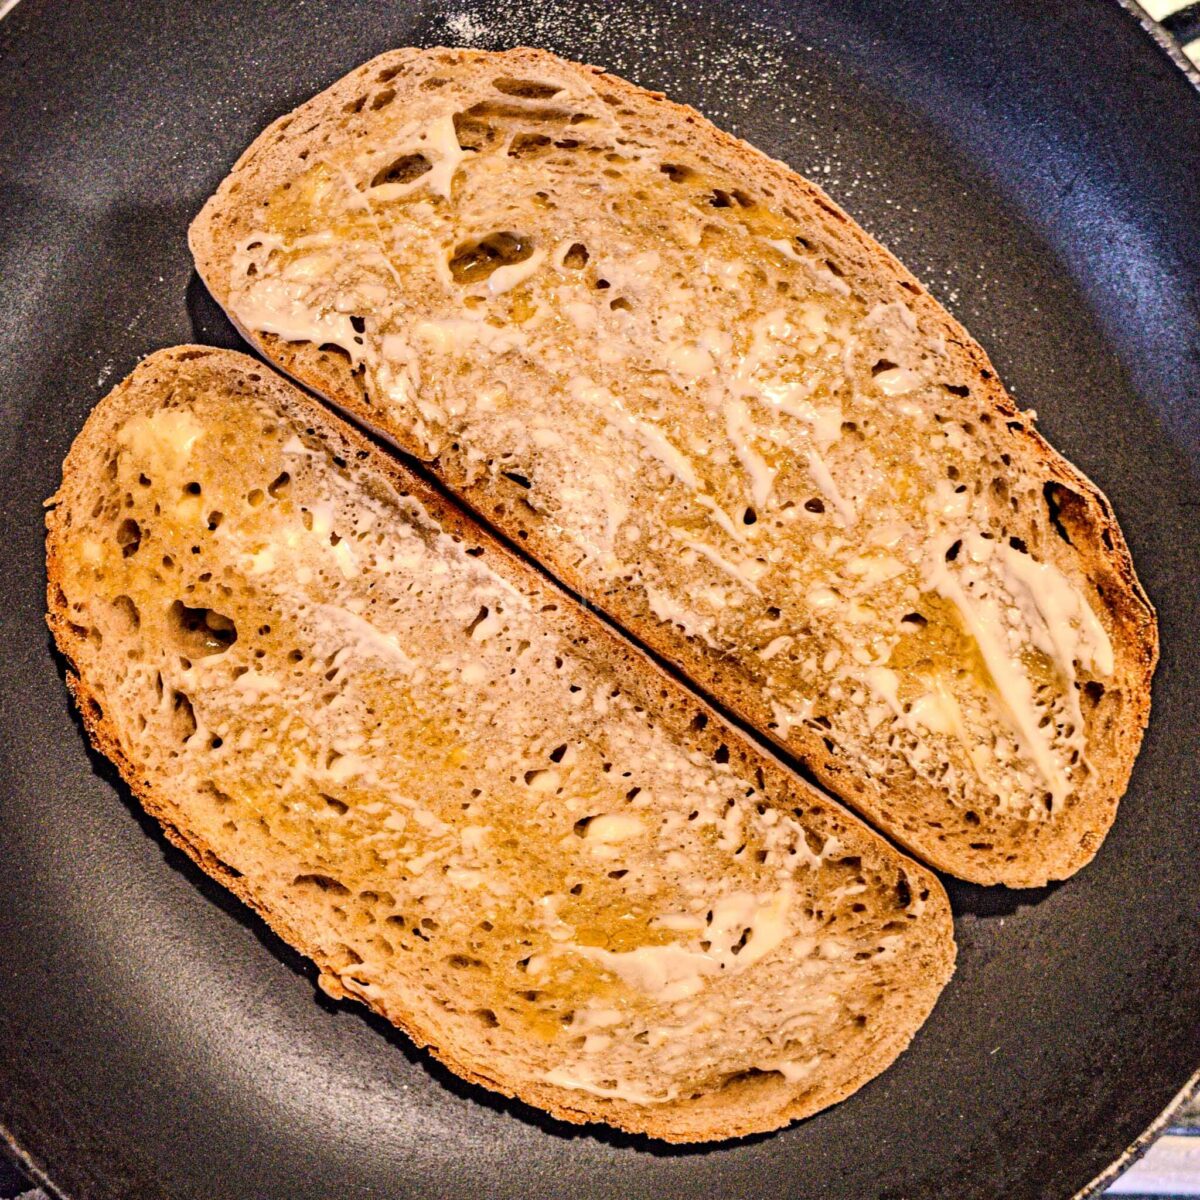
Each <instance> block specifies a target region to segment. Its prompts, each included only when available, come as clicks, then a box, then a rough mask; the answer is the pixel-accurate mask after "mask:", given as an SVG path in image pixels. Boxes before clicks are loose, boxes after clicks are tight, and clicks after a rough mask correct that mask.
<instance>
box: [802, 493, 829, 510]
mask: <svg viewBox="0 0 1200 1200" xmlns="http://www.w3.org/2000/svg"><path fill="white" fill-rule="evenodd" d="M804 508H805V510H806V511H807V512H810V513H823V512H824V511H825V502H824V501H823V500H822V499H821V498H820V497H819V496H813V497H811V498H810V499H808V500H805V502H804Z"/></svg>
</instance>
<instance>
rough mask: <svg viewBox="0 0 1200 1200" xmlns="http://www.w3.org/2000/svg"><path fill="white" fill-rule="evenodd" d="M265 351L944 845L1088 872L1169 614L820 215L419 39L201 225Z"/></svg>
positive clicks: (989, 384)
mask: <svg viewBox="0 0 1200 1200" xmlns="http://www.w3.org/2000/svg"><path fill="white" fill-rule="evenodd" d="M191 245H192V248H193V252H194V254H195V257H196V262H197V266H198V269H199V271H200V273H201V274H202V276H203V277H204V279H205V281H206V282H207V284H208V286H209V288H210V290H211V291H212V293H213V295H214V296H215V297H216V299H217V300H218V301H219V302H220V303H221V304H222V305H224V307H225V308H226V310H227V311H228V312H229V313H230V315H231V316H232V318H233V320H234V321H235V322H236V323H237V324H238V326H239V327H240V328H241V329H242V330H243V332H244V333H245V334H246V336H247V337H249V338H250V339H251V340H252V341H253V342H254V343H255V344H256V345H257V346H258V347H259V348H260V349H261V350H262V351H263V352H264V353H265V354H266V355H268V356H269V358H270V359H271V360H272V361H273V362H275V363H277V364H278V365H280V366H281V367H282V368H284V369H285V370H286V371H288V372H289V373H290V374H291V375H293V376H294V377H295V378H297V379H299V380H301V381H303V382H304V383H305V384H307V385H309V386H311V387H312V388H314V389H316V390H318V391H319V392H320V393H322V394H323V395H325V396H326V397H327V398H329V399H330V400H332V401H333V402H335V403H336V404H337V405H339V406H340V407H341V408H342V409H344V410H346V411H347V412H349V413H351V414H353V415H354V416H355V417H356V418H358V419H360V420H361V421H363V422H365V423H368V424H369V425H371V426H372V427H373V428H375V429H376V430H379V431H381V432H382V433H384V434H385V435H386V436H388V437H389V438H391V439H393V440H394V442H395V443H396V444H397V445H398V446H400V447H401V448H403V449H404V450H406V451H408V452H410V453H412V454H414V455H418V456H420V457H421V458H423V459H425V460H427V461H428V462H430V464H431V465H432V466H433V468H434V469H435V470H436V471H437V472H438V473H439V475H440V477H441V478H442V479H443V480H444V481H445V483H446V484H447V485H448V486H449V487H451V488H452V489H454V490H455V491H456V492H457V493H458V494H459V495H460V496H461V497H462V498H463V499H464V500H465V501H466V502H467V503H468V504H469V505H470V506H472V507H473V508H474V509H475V510H476V511H477V512H478V513H480V514H481V515H482V516H483V517H484V518H485V519H487V520H488V521H490V522H492V523H494V525H495V526H497V527H498V528H499V529H500V530H502V531H503V532H504V533H505V534H507V535H508V536H509V537H510V538H513V539H520V540H521V542H522V544H523V545H525V546H526V547H528V549H529V550H530V551H531V552H532V553H533V555H534V556H535V557H537V558H538V559H539V561H540V562H541V563H542V564H543V565H544V566H545V567H546V568H547V569H548V570H549V571H550V573H551V574H553V575H554V576H556V577H557V578H558V579H560V580H561V581H562V582H564V583H566V584H567V585H568V586H569V587H570V588H572V589H573V590H575V591H576V592H578V593H580V594H581V595H583V596H584V597H585V598H586V599H588V600H589V601H591V602H592V603H594V604H596V605H597V606H599V607H600V608H602V609H604V610H605V611H607V612H608V613H609V614H610V615H611V616H612V618H613V619H614V620H615V621H616V622H617V623H618V624H620V625H622V626H623V627H624V628H626V629H627V630H628V631H630V632H631V633H632V634H634V635H635V636H636V637H637V638H639V639H640V640H641V641H642V642H643V643H644V644H646V645H648V646H650V647H651V648H653V649H654V650H656V651H657V652H658V653H660V654H661V655H663V656H664V657H666V658H668V659H669V660H671V661H672V662H674V663H675V664H677V665H678V666H679V667H680V669H681V670H682V671H683V672H684V673H685V674H687V675H688V676H689V677H690V678H691V679H692V680H693V681H694V682H695V683H696V684H698V685H699V686H700V687H701V688H703V689H704V690H705V691H707V692H708V694H709V695H711V696H713V697H714V698H716V699H717V700H718V701H719V702H720V703H722V704H723V705H725V706H726V707H727V708H729V709H730V710H732V711H733V712H735V713H737V714H738V715H739V716H740V717H742V718H743V719H744V720H746V721H747V722H748V723H750V724H751V725H753V726H755V727H756V728H758V729H759V730H761V731H763V732H765V733H767V734H769V735H770V736H771V737H772V738H774V739H775V740H776V741H777V742H778V743H779V744H780V745H781V746H783V747H785V748H786V749H787V750H788V751H789V752H791V753H792V754H794V755H796V756H798V757H799V758H800V759H802V760H803V761H804V762H805V763H807V764H808V766H809V767H810V768H811V769H812V771H814V772H815V773H816V775H817V776H818V777H819V778H820V780H821V781H822V782H823V783H825V784H826V785H828V786H829V787H830V788H831V789H832V790H833V791H835V792H836V793H837V794H838V795H840V796H841V797H843V798H844V799H845V800H847V801H848V802H850V803H851V804H852V805H854V806H855V807H856V808H857V809H858V810H859V811H860V812H862V813H863V814H864V815H865V816H867V817H868V818H869V819H870V820H871V821H872V822H874V823H875V824H877V825H879V826H880V827H881V828H883V829H884V830H885V831H886V832H887V833H888V834H890V835H891V836H892V837H893V838H895V839H896V840H898V841H899V842H901V843H902V844H903V845H905V846H906V847H908V848H909V849H910V850H912V851H913V852H914V853H916V854H918V855H919V856H921V857H922V858H924V859H925V860H926V861H928V862H930V863H932V864H934V865H936V866H938V867H941V868H944V869H945V870H947V871H951V872H953V873H955V874H957V875H961V876H963V877H965V878H968V879H972V880H975V881H978V882H981V883H994V882H1004V883H1007V884H1010V885H1014V886H1030V885H1036V884H1041V883H1044V882H1046V881H1047V880H1049V879H1057V878H1062V877H1064V876H1067V875H1069V874H1071V873H1072V872H1073V871H1075V870H1077V869H1078V868H1079V867H1080V866H1082V865H1083V864H1084V863H1086V862H1087V861H1088V860H1089V859H1090V858H1091V857H1092V856H1093V855H1094V854H1095V852H1096V850H1097V848H1098V847H1099V845H1100V843H1101V840H1102V839H1103V837H1104V835H1105V833H1106V831H1107V830H1108V828H1109V826H1110V825H1111V823H1112V821H1113V818H1114V816H1115V814H1116V809H1117V802H1118V799H1119V798H1120V796H1121V794H1122V792H1123V791H1124V789H1125V786H1126V783H1127V780H1128V777H1129V772H1130V769H1131V767H1132V764H1133V760H1134V757H1135V755H1136V753H1137V749H1138V746H1139V744H1140V741H1141V734H1142V729H1143V727H1144V725H1145V721H1146V718H1147V714H1148V710H1149V702H1150V677H1151V673H1152V670H1153V666H1154V662H1155V659H1156V655H1157V646H1156V631H1155V621H1154V615H1153V610H1152V608H1151V607H1150V604H1149V603H1148V601H1147V599H1146V597H1145V595H1144V594H1143V592H1142V590H1141V588H1140V587H1139V585H1138V582H1137V579H1136V577H1135V575H1134V571H1133V566H1132V564H1131V561H1130V557H1129V554H1128V552H1127V550H1126V547H1125V543H1124V541H1123V540H1122V537H1121V532H1120V530H1119V529H1118V527H1117V525H1116V522H1115V520H1114V518H1113V515H1112V511H1111V509H1110V508H1109V506H1108V504H1107V502H1106V501H1105V499H1104V497H1103V496H1102V495H1101V494H1100V493H1099V492H1098V491H1097V489H1096V488H1095V487H1094V486H1093V485H1092V484H1091V483H1089V482H1088V480H1086V479H1085V478H1083V476H1082V475H1080V473H1079V472H1078V471H1076V470H1075V469H1073V468H1072V467H1071V466H1070V465H1069V464H1068V463H1067V462H1065V461H1064V460H1063V459H1062V458H1061V457H1060V456H1059V455H1058V454H1056V453H1055V452H1054V450H1053V449H1051V447H1050V446H1048V445H1047V444H1046V442H1045V441H1044V440H1043V439H1042V438H1041V437H1040V436H1039V434H1038V433H1037V432H1036V431H1035V430H1034V428H1033V414H1031V413H1022V412H1019V411H1018V410H1017V408H1016V407H1015V406H1014V405H1013V403H1012V401H1011V400H1010V399H1009V397H1008V396H1007V395H1006V394H1005V392H1004V390H1003V388H1002V387H1001V385H1000V383H999V381H998V380H997V378H996V376H995V373H994V371H993V369H992V368H991V366H990V364H989V363H988V360H987V358H986V356H985V355H984V353H983V351H982V350H981V349H980V348H979V346H977V345H976V344H975V343H974V342H973V341H972V340H971V338H970V337H969V336H968V334H967V333H966V332H965V331H964V330H963V329H962V327H961V326H959V325H958V324H957V322H955V321H954V320H953V318H951V317H950V316H949V314H948V313H946V312H945V310H944V309H942V308H941V307H940V306H939V305H938V304H937V302H936V301H935V300H934V299H933V298H932V297H931V296H930V295H929V294H928V293H927V292H926V291H925V290H924V288H922V287H921V285H920V284H919V283H918V282H917V281H916V280H915V279H914V278H913V277H912V276H911V275H910V274H909V273H908V272H907V271H906V270H905V269H904V268H903V267H902V266H901V265H900V264H899V263H898V262H896V260H895V259H894V258H892V257H891V256H890V255H889V254H888V253H887V252H886V251H885V250H884V249H883V248H882V247H880V246H879V245H878V244H877V243H876V242H874V241H873V240H872V239H871V238H870V237H869V236H868V235H867V234H866V233H864V232H863V231H862V230H861V229H860V228H859V227H858V226H857V225H855V224H854V222H853V221H852V220H850V218H849V217H847V216H846V214H845V213H843V212H841V211H840V210H839V209H838V208H837V207H836V206H835V205H834V204H833V203H832V202H831V201H830V200H829V199H828V197H826V196H825V195H824V194H823V193H821V192H820V191H819V190H818V189H817V188H815V187H813V186H812V185H811V184H809V183H807V182H805V181H804V180H803V179H801V178H799V177H798V176H797V175H795V174H794V173H793V172H791V171H790V170H788V168H787V167H786V166H784V165H783V164H781V163H779V162H775V161H773V160H772V159H769V158H767V157H766V156H765V155H763V154H761V153H759V152H758V151H757V150H755V149H753V148H752V147H750V146H748V145H746V144H745V143H743V142H740V141H738V140H736V139H735V138H732V137H730V136H728V135H726V134H724V133H722V132H721V131H720V130H719V129H716V128H714V127H713V126H712V125H710V124H709V123H708V122H707V121H705V120H704V119H703V118H702V117H700V116H699V114H697V113H695V112H693V111H691V110H689V109H686V108H681V107H679V106H677V105H674V104H670V103H668V102H666V101H665V100H664V99H663V97H662V96H660V95H656V94H654V93H651V92H647V91H643V90H641V89H639V88H636V87H633V86H631V85H630V84H628V83H625V82H623V81H622V80H620V79H616V78H613V77H612V76H610V75H606V74H603V73H602V72H601V71H600V70H598V69H597V68H593V67H586V66H580V65H577V64H574V63H569V62H564V61H563V60H561V59H559V58H556V57H555V56H553V55H551V54H547V53H544V52H542V51H537V50H513V51H509V52H505V53H498V54H492V53H484V52H480V51H470V50H425V51H422V50H398V51H396V52H394V53H390V54H385V55H383V56H382V57H381V58H378V59H376V60H375V61H373V62H370V63H368V64H366V65H365V66H363V67H361V68H359V69H358V70H356V71H354V72H353V73H352V74H350V75H349V76H347V77H346V78H344V79H343V80H341V81H340V82H339V83H337V84H335V85H334V86H333V87H332V88H330V89H329V90H328V91H327V92H324V93H323V94H321V95H319V96H317V97H316V98H315V99H313V100H312V101H310V102H309V103H307V104H305V105H303V106H302V107H301V108H299V109H298V110H296V111H295V112H294V113H291V114H289V115H288V116H286V117H282V118H281V119H280V120H278V121H276V122H275V124H273V125H272V126H271V127H270V128H268V129H267V130H266V131H265V132H264V133H263V134H262V136H261V137H259V138H258V140H257V141H255V143H254V144H253V145H252V146H251V147H250V149H249V150H247V152H246V153H245V154H244V155H243V156H242V158H241V159H240V160H239V161H238V163H237V165H236V167H235V168H234V169H233V172H232V173H231V174H230V175H229V177H228V178H227V179H226V180H225V182H224V183H223V184H222V185H221V187H220V189H219V190H218V192H217V193H216V195H215V196H214V197H213V198H212V199H211V200H210V201H209V202H208V203H207V205H206V206H205V208H204V210H203V211H202V212H201V214H200V215H199V217H198V218H197V219H196V222H195V223H194V225H193V227H192V230H191Z"/></svg>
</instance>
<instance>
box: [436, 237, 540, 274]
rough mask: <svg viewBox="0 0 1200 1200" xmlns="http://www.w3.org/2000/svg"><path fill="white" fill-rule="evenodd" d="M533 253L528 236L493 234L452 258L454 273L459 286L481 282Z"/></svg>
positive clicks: (463, 246)
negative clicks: (500, 269) (501, 268)
mask: <svg viewBox="0 0 1200 1200" xmlns="http://www.w3.org/2000/svg"><path fill="white" fill-rule="evenodd" d="M532 254H533V242H532V240H531V239H530V238H528V237H526V236H525V235H524V234H520V233H513V232H511V231H503V232H498V233H491V234H488V236H487V237H485V238H480V239H479V240H478V241H470V242H463V243H462V244H461V245H459V247H458V248H457V249H456V250H455V251H454V257H453V258H451V259H450V274H451V276H452V278H453V279H454V281H455V282H456V283H462V284H469V283H479V282H480V281H481V280H484V279H487V277H488V276H489V275H491V273H492V272H493V271H495V270H498V269H499V268H500V267H504V266H509V265H511V264H512V263H519V262H524V261H525V260H526V259H527V258H529V257H530V256H531V255H532Z"/></svg>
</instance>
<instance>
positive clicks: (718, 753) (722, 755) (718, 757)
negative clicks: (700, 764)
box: [713, 742, 729, 763]
mask: <svg viewBox="0 0 1200 1200" xmlns="http://www.w3.org/2000/svg"><path fill="white" fill-rule="evenodd" d="M728 761H729V747H728V746H727V745H725V743H724V742H722V743H721V744H720V745H719V746H718V747H717V748H716V749H715V750H714V751H713V762H715V763H727V762H728Z"/></svg>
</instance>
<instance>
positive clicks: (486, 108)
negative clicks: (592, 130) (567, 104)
mask: <svg viewBox="0 0 1200 1200" xmlns="http://www.w3.org/2000/svg"><path fill="white" fill-rule="evenodd" d="M466 116H468V117H474V118H483V119H485V120H486V119H487V118H489V117H500V118H502V119H505V120H514V119H516V120H522V121H531V122H532V121H547V122H550V121H554V122H558V121H566V120H567V119H568V118H569V117H570V116H571V114H570V112H569V111H568V110H567V109H564V108H528V107H526V106H525V105H523V104H503V103H497V102H496V101H495V100H481V101H479V103H478V104H472V105H471V107H470V108H468V109H467V111H466Z"/></svg>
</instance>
